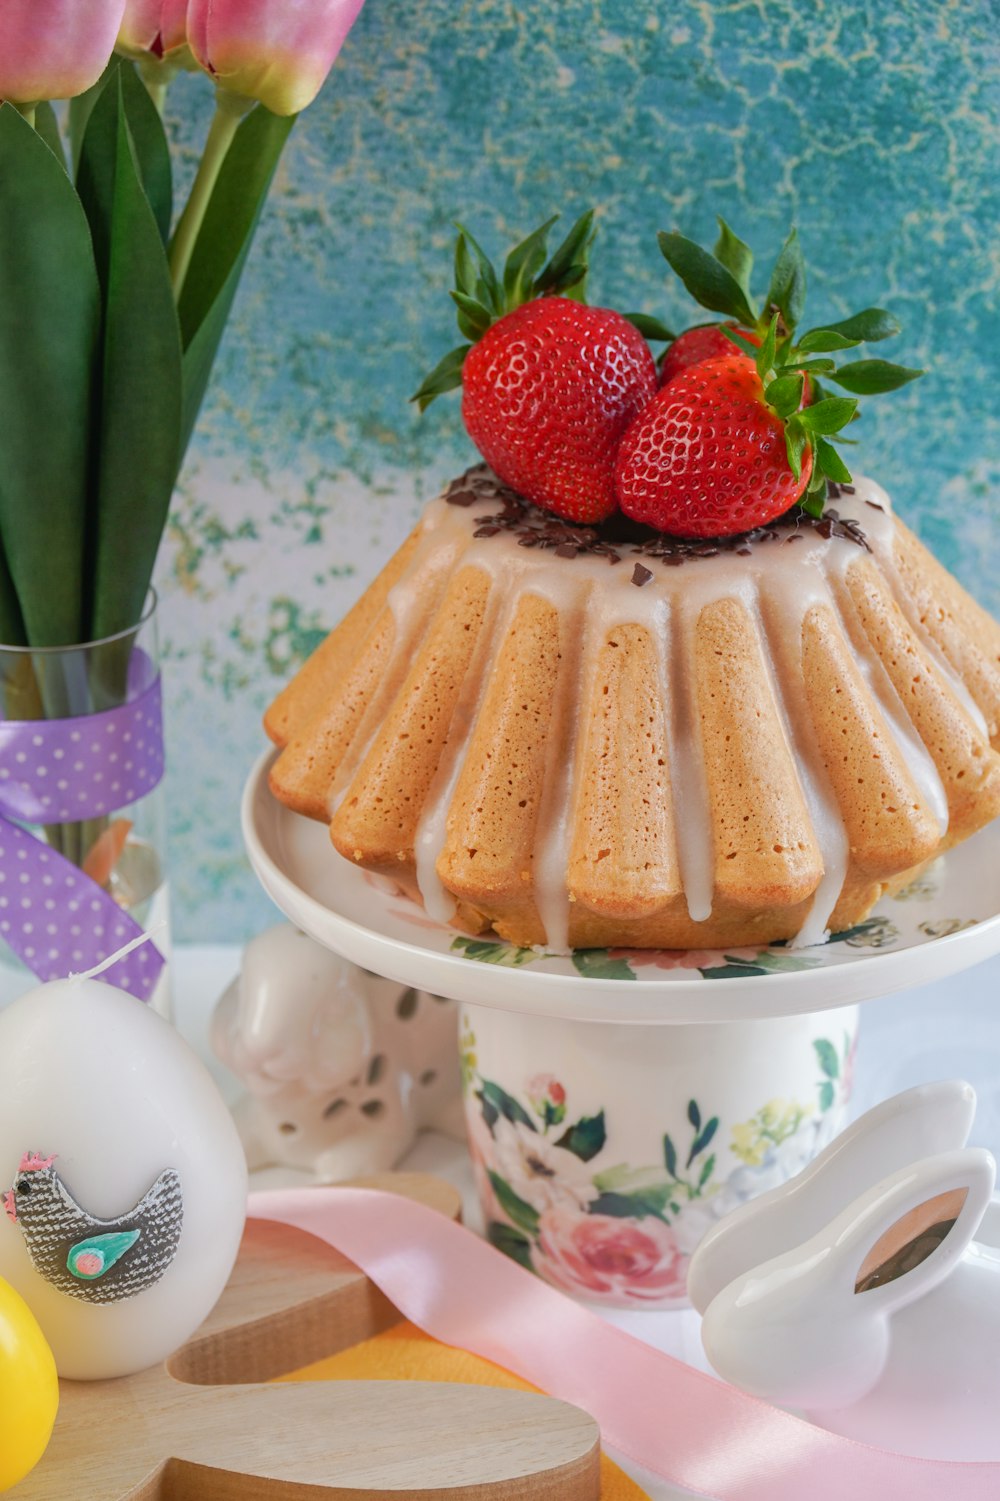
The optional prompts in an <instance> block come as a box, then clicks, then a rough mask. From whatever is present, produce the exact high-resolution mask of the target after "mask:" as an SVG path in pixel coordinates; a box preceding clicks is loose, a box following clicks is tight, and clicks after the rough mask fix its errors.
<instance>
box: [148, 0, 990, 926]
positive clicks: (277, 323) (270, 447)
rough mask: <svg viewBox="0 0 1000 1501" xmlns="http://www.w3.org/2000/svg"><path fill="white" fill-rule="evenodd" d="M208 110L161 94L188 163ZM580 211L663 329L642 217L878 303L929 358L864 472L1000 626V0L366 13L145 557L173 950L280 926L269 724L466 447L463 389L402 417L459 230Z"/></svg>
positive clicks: (820, 298)
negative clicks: (733, 233)
mask: <svg viewBox="0 0 1000 1501" xmlns="http://www.w3.org/2000/svg"><path fill="white" fill-rule="evenodd" d="M208 109H209V99H208V91H207V89H206V88H205V87H204V85H203V84H202V82H201V80H197V79H194V78H190V79H187V78H185V79H183V80H181V81H180V82H179V83H178V84H177V85H176V86H175V88H174V90H173V92H172V95H171V98H170V102H169V105H168V114H169V115H170V121H171V130H172V131H173V133H174V134H175V137H176V138H177V140H178V143H179V145H180V147H181V148H182V151H183V152H184V155H185V159H186V161H185V167H186V170H189V169H190V162H191V159H192V155H193V150H194V148H195V147H196V146H197V145H198V144H200V141H201V139H202V137H203V134H204V130H205V128H206V125H207V117H208ZM591 204H594V205H596V206H597V208H598V211H599V216H600V233H599V237H598V242H597V245H596V247H595V252H594V272H593V275H592V278H591V300H593V301H595V302H607V303H610V304H611V305H613V306H617V307H619V308H626V307H627V308H629V309H631V308H641V309H644V310H646V311H650V312H656V313H658V314H660V315H661V316H662V317H664V318H665V319H666V321H667V322H674V323H675V325H676V324H683V321H684V320H685V318H686V317H688V316H689V310H690V304H689V303H688V302H687V300H686V297H685V294H684V293H683V289H681V288H680V287H679V285H677V286H676V287H675V286H673V285H671V280H672V278H670V275H669V273H668V269H667V267H666V264H665V262H664V261H663V260H662V259H661V257H660V255H659V252H658V251H657V248H656V243H655V236H656V231H657V230H658V229H661V228H666V229H671V228H679V229H681V230H683V231H684V232H685V233H687V234H689V235H691V236H693V237H694V238H698V239H702V240H708V239H710V237H711V236H712V234H713V231H714V216H715V215H716V214H717V213H722V214H723V215H724V216H725V217H726V218H727V219H728V220H729V221H730V223H731V224H732V225H733V226H734V228H736V229H737V231H738V232H739V233H740V234H741V235H742V236H743V238H744V239H747V240H749V241H750V242H751V243H752V244H753V245H754V247H755V248H756V249H757V250H758V254H759V257H760V259H761V260H762V261H763V262H765V263H769V261H770V259H771V258H772V257H773V255H774V253H775V252H776V250H777V248H778V246H779V244H780V242H781V240H782V238H783V236H784V234H785V232H786V230H787V227H788V224H789V223H790V222H793V221H794V222H795V223H796V224H797V225H798V227H799V230H800V233H801V235H802V238H803V240H804V242H805V246H806V251H807V254H808V257H809V264H810V268H811V278H810V294H809V314H810V316H812V317H814V318H815V320H816V321H818V320H820V319H825V318H831V317H837V316H842V315H844V314H845V313H847V312H850V311H853V310H854V309H855V308H857V307H860V306H864V305H865V304H868V303H880V304H882V305H888V306H889V307H891V308H892V309H893V310H894V311H895V312H897V314H898V315H899V316H900V318H901V319H902V321H903V323H904V334H903V336H902V337H901V338H900V339H897V340H895V341H894V343H893V345H892V346H882V349H880V350H879V351H878V352H879V353H881V352H883V350H884V352H885V354H886V355H887V357H889V358H893V359H898V360H900V361H902V362H903V363H905V364H914V365H923V366H926V367H927V368H928V369H929V371H930V374H929V375H928V376H927V377H926V378H925V379H924V380H922V381H919V382H917V383H915V384H914V385H912V386H910V387H908V388H906V389H904V390H902V391H900V392H897V393H893V394H891V395H888V396H884V397H881V398H878V399H877V400H875V401H873V402H872V403H871V405H870V407H869V408H868V409H867V414H866V416H865V419H864V423H863V426H862V427H860V430H859V436H861V437H862V447H861V449H860V450H858V451H857V453H856V457H855V463H856V466H857V467H859V468H863V469H865V470H867V471H868V472H869V473H872V474H874V475H876V476H877V477H878V478H879V479H880V480H881V481H882V483H883V484H885V486H886V487H887V488H888V489H889V490H890V492H891V493H892V494H893V495H894V497H895V500H896V503H897V505H898V507H899V508H900V510H901V511H902V512H903V514H904V515H905V516H906V518H907V519H908V520H909V521H910V522H911V523H912V524H913V525H914V526H915V527H916V528H917V529H918V530H919V531H920V533H921V534H922V535H923V536H924V537H925V539H926V540H928V541H929V542H930V544H931V545H932V546H933V547H934V548H935V549H936V550H937V551H938V553H939V554H940V555H941V556H942V558H943V559H944V560H945V561H946V562H947V563H948V564H949V565H950V566H951V567H953V568H954V569H955V570H956V571H957V572H958V573H959V574H960V576H961V577H962V578H963V580H964V581H965V582H966V584H967V585H968V586H969V587H971V588H972V589H973V591H974V592H976V593H977V594H978V595H979V597H980V598H981V599H982V600H983V601H984V603H986V604H988V605H990V606H991V607H993V608H994V609H997V610H1000V504H998V499H1000V416H998V403H997V391H998V389H1000V311H998V304H1000V297H998V293H1000V251H998V245H1000V6H998V4H997V3H996V0H954V3H937V0H923V3H919V0H896V3H895V4H893V5H888V4H881V3H878V0H869V3H863V0H826V3H813V0H798V3H792V0H758V3H751V0H730V3H726V0H672V3H666V0H664V3H660V4H656V3H652V0H535V3H523V4H519V5H516V4H513V3H510V0H480V3H478V4H469V3H456V0H368V4H367V6H366V8H365V10H364V11H363V12H362V15H361V18H360V20H359V22H358V24H357V26H356V27H355V30H354V31H353V33H352V34H351V36H350V38H349V39H348V42H347V45H346V46H345V48H344V51H343V53H342V54H341V57H340V60H339V61H338V63H337V66H336V68H335V70H334V72H333V74H332V75H331V77H330V79H329V81H328V83H327V86H326V89H325V90H324V92H323V94H322V95H321V97H320V99H319V100H318V101H317V103H316V104H315V105H313V106H312V108H311V109H310V110H309V111H308V112H307V113H306V114H304V115H303V117H302V119H301V120H300V121H299V123H298V124H297V126H296V128H295V131H294V132H293V135H292V138H291V141H290V143H289V147H288V148H287V150H286V153H285V159H284V162H283V164H282V167H281V169H280V173H279V176H278V179H277V181H276V184H275V189H274V191H273V192H272V197H271V200H270V205H269V208H268V212H267V216H266V218H265V221H264V223H263V224H262V227H261V230H260V232H259V235H258V240H257V243H256V246H255V249H254V254H253V258H252V261H251V263H250V266H249V268H248V270H247V273H246V276H245V279H244V285H243V289H242V292H241V295H240V299H239V302H238V304H237V307H236V310H235V315H234V318H233V321H232V324H231V327H230V331H229V333H228V336H227V340H226V343H225V346H224V348H223V351H222V355H221V358H220V361H219V365H218V367H217V372H216V378H215V383H214V386H213V390H212V394H211V396H210V399H209V402H208V404H207V406H206V409H205V412H204V414H203V417H202V421H201V424H200V427H199V431H198V435H197V438H196V442H195V445H194V447H193V449H192V451H191V455H190V458H189V462H188V466H187V469H186V471H185V476H184V480H183V482H182V485H181V489H180V491H179V494H178V496H177V498H176V502H175V506H174V511H173V519H172V524H171V529H170V533H169V537H168V541H167V545H166V547H165V549H164V553H163V556H162V558H161V566H160V571H159V584H160V588H161V593H162V596H163V603H162V614H161V627H162V634H163V644H164V655H165V657H166V661H167V684H168V704H169V709H168V712H169V752H170V758H171V773H170V778H169V782H168V797H169V805H170V818H171V864H172V876H173V882H174V886H175V890H176V895H177V917H178V919H179V921H178V928H179V932H180V934H181V935H182V936H184V937H188V938H236V937H239V936H242V935H243V934H245V933H249V932H252V931H254V930H255V929H257V928H259V927H260V926H262V925H263V924H264V923H265V922H266V921H268V920H269V915H270V913H271V910H272V909H270V907H269V904H268V903H267V901H266V899H265V898H264V897H263V896H262V895H261V894H260V893H259V892H258V891H257V889H256V887H255V883H254V880H253V878H252V876H251V875H250V874H249V871H248V869H247V867H246V864H245V861H244V859H243V856H242V851H241V843H240V836H239V826H238V799H239V790H240V787H241V784H242V782H243V780H244V777H245V775H246V773H247V770H248V769H249V767H250V765H251V763H252V761H253V759H254V757H255V755H256V754H257V752H258V750H259V749H260V747H261V745H262V738H261V733H260V730H259V728H258V726H259V717H260V713H261V711H262V710H263V708H264V706H265V704H266V703H267V702H268V700H269V699H270V698H271V696H272V695H273V693H274V692H275V690H276V689H277V687H278V686H280V684H281V682H282V681H283V680H284V678H285V677H286V676H287V675H288V673H289V671H290V670H291V668H292V667H293V666H294V665H295V663H296V662H297V661H299V660H300V659H301V657H302V655H303V654H304V653H305V652H306V651H307V650H308V649H309V647H310V646H311V645H312V644H314V642H315V641H316V640H317V639H318V637H319V634H320V633H321V632H322V631H323V629H324V628H325V627H327V626H329V625H332V624H333V623H334V622H335V621H336V620H337V618H338V617H339V616H340V615H341V614H342V613H343V611H344V610H345V609H346V608H347V607H348V606H349V605H350V603H351V602H352V601H353V600H354V598H355V597H356V596H357V594H358V593H359V592H360V590H361V589H362V587H363V586H364V585H365V584H366V583H367V582H368V580H369V579H370V578H371V577H372V576H373V575H374V573H375V571H376V569H377V567H378V565H379V563H380V561H381V560H382V559H383V558H384V557H385V556H386V555H387V554H388V552H389V551H390V550H391V549H392V548H393V547H394V546H395V545H396V544H397V542H398V541H399V540H400V539H401V538H402V536H403V535H404V533H405V531H406V529H407V528H408V526H409V525H410V523H411V522H412V519H413V518H414V516H415V514H416V512H417V509H418V506H419V503H420V501H421V499H422V498H423V497H426V496H427V495H428V494H430V493H432V492H433V491H434V489H435V487H436V486H437V484H438V483H439V481H440V480H441V479H443V478H444V477H446V476H447V475H448V474H449V473H450V472H453V471H454V470H455V469H456V468H457V467H462V466H464V464H465V463H466V462H468V460H469V458H470V452H471V451H470V446H469V444H468V441H467V439H466V438H465V435H464V432H463V430H462V427H461V423H460V420H459V416H458V402H457V399H455V398H452V399H450V400H449V399H447V398H445V399H444V400H442V401H440V402H438V403H436V404H435V406H434V407H432V408H431V410H430V411H429V412H428V413H427V414H426V415H425V416H424V417H423V418H420V417H418V416H417V414H416V410H415V408H413V407H411V406H408V405H407V402H406V398H407V396H408V395H409V393H410V392H411V391H412V390H413V389H414V387H415V386H416V385H417V384H418V382H419V379H420V378H421V376H422V375H423V374H424V373H425V371H426V370H427V369H428V368H429V366H430V365H431V364H433V363H434V361H435V360H436V359H437V357H438V356H439V355H440V354H442V353H443V352H444V351H445V350H446V349H448V348H450V347H451V346H452V344H453V343H455V342H456V338H455V331H454V325H453V320H452V316H451V313H450V311H449V309H450V303H449V301H448V298H447V288H448V286H449V285H450V249H451V244H452V239H453V232H452V229H451V223H452V221H453V220H454V219H455V218H456V217H459V218H462V219H463V220H464V221H465V222H467V223H468V224H469V226H470V227H471V228H472V229H473V231H474V232H475V233H476V234H477V236H478V237H479V238H480V239H481V240H482V241H483V242H484V243H485V245H486V246H487V247H488V248H489V249H491V250H494V251H496V252H497V253H498V254H499V253H502V252H503V251H504V250H505V249H506V248H507V247H508V246H509V244H510V243H511V242H512V240H513V239H514V238H515V237H517V236H519V235H520V234H522V233H524V232H526V231H527V230H528V229H530V228H532V227H534V225H535V224H536V223H538V222H540V221H541V220H542V219H543V218H545V217H547V216H548V215H549V214H550V213H551V212H554V211H556V210H562V211H563V213H564V216H565V220H566V223H567V225H568V222H569V221H570V220H571V219H572V218H573V217H575V215H576V214H578V213H579V212H581V211H582V209H583V208H584V207H587V206H589V205H591ZM689 321H700V320H699V319H698V318H697V317H695V316H693V315H692V316H690V317H689Z"/></svg>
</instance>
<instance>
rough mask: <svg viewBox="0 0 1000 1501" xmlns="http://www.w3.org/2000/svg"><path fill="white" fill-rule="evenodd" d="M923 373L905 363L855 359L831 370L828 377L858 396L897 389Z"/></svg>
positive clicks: (874, 394)
mask: <svg viewBox="0 0 1000 1501" xmlns="http://www.w3.org/2000/svg"><path fill="white" fill-rule="evenodd" d="M923 373H924V372H923V371H922V370H911V369H909V368H908V366H906V365H890V363H889V361H888V360H855V361H854V362H853V363H852V364H850V365H841V367H840V369H839V370H831V371H830V376H829V378H830V380H832V381H834V382H835V384H836V385H838V386H843V388H844V390H845V391H854V392H855V393H856V394H857V395H858V396H877V395H879V394H880V393H881V392H882V391H898V390H899V388H900V386H905V385H908V384H909V382H910V381H911V380H916V379H917V378H918V377H919V376H921V375H923Z"/></svg>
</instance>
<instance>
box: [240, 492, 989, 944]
mask: <svg viewBox="0 0 1000 1501" xmlns="http://www.w3.org/2000/svg"><path fill="white" fill-rule="evenodd" d="M831 494H832V499H831V500H830V502H829V504H828V508H827V510H826V511H825V513H824V514H823V516H822V517H820V518H816V517H813V516H811V515H809V514H807V513H806V511H805V510H802V509H798V508H797V509H793V510H792V511H791V512H789V513H788V514H786V515H785V516H783V517H781V518H780V519H779V520H777V521H773V522H771V523H769V524H768V525H766V526H761V527H758V528H757V529H756V530H753V531H751V532H749V533H746V534H744V535H741V536H737V537H733V538H720V539H716V540H712V541H711V542H709V543H705V542H698V541H694V542H682V541H676V540H673V539H671V538H669V537H667V536H665V535H662V534H660V533H655V532H652V531H649V530H648V529H642V528H638V527H636V526H634V524H631V523H627V522H626V521H625V520H624V518H622V517H620V516H618V517H613V518H611V521H610V522H606V523H602V524H601V525H600V526H577V525H573V524H571V523H570V522H567V521H564V520H561V519H560V518H558V517H556V516H554V515H552V514H551V513H549V512H547V511H542V510H538V509H536V508H535V507H534V506H532V505H530V504H529V503H527V502H525V501H524V500H522V499H521V498H520V497H519V496H518V495H516V494H515V493H514V492H513V491H512V490H510V489H508V488H507V487H506V486H504V485H503V484H501V483H500V482H499V481H498V480H497V479H496V477H495V475H494V474H492V473H491V471H489V470H488V469H486V467H485V466H480V467H479V468H478V469H474V470H470V471H469V472H468V473H467V474H465V475H463V476H462V477H461V479H459V480H457V481H455V482H454V483H453V484H451V485H450V486H449V487H448V489H447V490H446V491H445V492H444V494H443V495H441V496H440V497H438V498H437V499H436V500H434V501H432V502H431V503H430V505H429V506H428V507H427V509H426V511H425V513H424V515H423V518H422V520H421V521H420V523H419V525H418V526H417V527H416V529H415V530H414V532H413V533H412V535H411V536H410V537H409V538H408V539H407V540H406V542H405V543H404V544H403V546H402V547H401V548H400V549H399V551H398V552H397V553H396V555H395V557H393V558H392V560H391V561H390V562H389V563H388V564H387V565H386V567H385V568H384V569H383V571H382V573H381V574H380V575H379V577H378V578H377V579H376V580H375V582H374V583H373V584H372V585H371V586H370V588H369V589H368V590H367V591H366V592H365V594H364V595H363V596H362V597H361V599H360V600H359V601H358V603H357V604H356V605H355V606H354V608H353V609H352V610H351V612H350V613H349V614H348V616H347V617H346V619H345V620H344V621H343V623H342V624H341V625H340V626H339V627H338V628H337V629H336V630H334V631H333V633H332V634H331V635H330V636H329V637H328V638H327V640H326V641H325V642H324V643H323V644H322V645H321V646H320V647H319V649H318V650H317V651H316V652H315V654H314V655H313V656H312V657H311V658H310V659H309V661H308V662H306V664H305V665H304V666H303V667H302V669H301V671H300V672H299V673H298V675H297V676H296V677H295V678H294V679H293V681H292V682H291V683H290V684H289V686H288V687H287V688H286V689H285V690H284V692H282V693H281V694H280V695H279V697H278V698H277V699H276V700H275V702H274V704H273V705H272V706H271V708H270V710H269V711H268V714H267V717H266V726H267V730H268V732H269V734H270V735H271V737H272V739H273V740H275V741H276V742H277V744H278V745H279V746H280V747H282V749H281V753H280V754H279V755H278V756H277V758H276V760H275V762H274V765H273V770H272V772H271V787H272V790H273V792H274V794H275V796H276V797H278V798H279V799H280V800H281V801H282V802H283V803H285V804H287V805H288V806H289V807H290V808H293V809H295V810H297V811H298V812H300V813H302V814H305V815H307V816H308V817H310V818H315V819H322V820H324V821H328V822H329V824H330V831H331V836H332V839H333V843H334V845H335V846H336V848H337V850H338V851H339V852H340V855H342V856H343V857H345V858H346V859H348V860H353V861H355V862H356V863H357V864H358V865H360V866H363V867H364V868H365V869H366V870H371V871H376V872H381V873H382V874H385V875H388V876H391V877H392V878H393V880H395V881H397V882H400V883H401V884H402V885H404V886H405V887H406V888H407V889H408V890H409V891H411V892H412V894H413V895H414V896H415V897H419V898H420V899H421V900H422V901H423V903H424V904H425V906H426V908H427V910H428V912H429V913H430V914H431V915H433V916H434V917H436V918H439V919H441V920H442V921H453V922H455V923H456V924H457V925H458V926H461V927H466V928H471V929H473V930H480V931H482V930H485V929H487V928H489V927H492V928H493V929H495V931H496V932H497V933H498V934H500V935H501V936H502V937H504V938H506V939H509V940H511V941H512V942H514V943H517V944H523V945H529V944H544V945H547V946H548V947H549V948H550V949H565V948H567V947H570V946H574V947H593V946H604V945H621V946H628V947H649V948H661V947H662V948H671V949H678V948H689V947H697V948H712V947H728V946H735V945H749V944H765V943H768V942H772V941H775V940H778V939H796V940H797V941H798V942H801V943H811V942H818V941H820V940H822V938H823V936H824V934H826V933H827V932H828V931H831V930H833V931H839V930H843V929H844V928H847V927H849V926H850V925H852V924H854V923H856V922H858V921H859V920H860V919H862V918H864V917H865V916H866V914H867V913H868V912H870V911H871V909H872V907H873V906H874V904H875V903H876V902H877V901H878V899H879V898H880V897H881V896H882V895H883V893H885V892H886V891H889V890H895V889H898V888H899V887H901V886H902V885H904V884H905V883H906V882H908V881H909V880H910V879H911V878H912V877H913V875H914V874H915V873H916V872H917V871H918V870H919V869H920V868H921V867H922V866H924V865H925V864H926V863H927V862H928V861H930V860H932V859H933V858H934V857H935V856H936V855H938V854H939V853H941V852H942V851H943V850H945V849H947V848H948V847H949V846H951V845H953V844H956V843H957V842H958V841H960V840H962V839H965V838H966V837H967V836H968V835H970V834H972V833H974V832H975V831H976V830H977V829H980V828H981V827H982V826H983V825H984V824H986V823H987V822H988V821H989V820H990V819H992V818H993V817H994V816H996V814H997V813H1000V755H998V754H997V749H998V748H1000V626H998V625H997V624H996V623H995V622H994V621H993V620H991V619H990V618H989V616H988V615H986V614H985V612H984V611H983V610H981V609H980V608H979V607H978V606H977V605H976V604H975V603H974V602H973V601H972V599H971V598H969V596H968V595H967V594H966V593H965V592H964V591H963V589H962V588H961V587H960V586H959V584H958V583H957V582H956V580H955V579H954V578H953V577H952V576H951V575H950V574H949V573H948V572H947V571H946V570H945V569H944V568H943V567H941V566H940V564H938V563H937V562H936V561H935V559H934V558H933V557H932V556H931V555H930V554H929V553H928V552H927V551H926V549H925V548H924V547H923V546H922V545H921V544H920V543H919V542H918V541H917V539H916V538H915V537H914V536H913V535H912V534H911V533H910V532H909V531H908V530H907V528H906V527H905V526H904V525H903V524H902V523H901V522H900V521H899V520H897V519H896V518H895V517H894V516H893V513H892V508H891V505H890V503H889V500H888V498H887V497H886V495H885V493H884V492H883V491H882V490H881V489H880V488H879V486H878V485H876V484H874V483H873V482H871V481H870V480H863V479H858V480H856V482H855V483H854V484H853V485H843V486H841V487H839V489H838V487H836V486H833V487H831Z"/></svg>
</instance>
